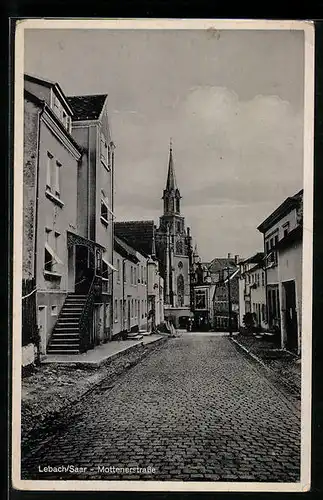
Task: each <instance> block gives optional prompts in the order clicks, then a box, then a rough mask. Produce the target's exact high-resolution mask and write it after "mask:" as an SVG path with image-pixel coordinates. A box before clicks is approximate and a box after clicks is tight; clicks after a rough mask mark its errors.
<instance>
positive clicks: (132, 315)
mask: <svg viewBox="0 0 323 500" xmlns="http://www.w3.org/2000/svg"><path fill="white" fill-rule="evenodd" d="M131 317H132V318H133V299H131Z"/></svg>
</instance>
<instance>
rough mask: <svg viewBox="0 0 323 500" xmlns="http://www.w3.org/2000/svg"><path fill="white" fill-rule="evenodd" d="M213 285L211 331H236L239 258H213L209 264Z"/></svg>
mask: <svg viewBox="0 0 323 500" xmlns="http://www.w3.org/2000/svg"><path fill="white" fill-rule="evenodd" d="M209 272H210V273H211V277H212V278H211V279H212V282H213V283H214V293H213V296H212V306H213V329H214V330H219V331H227V330H229V329H230V326H231V330H232V331H233V330H236V329H237V327H238V313H239V256H238V255H236V256H235V257H234V258H232V257H231V254H228V257H227V258H215V259H213V260H212V261H211V263H210V264H209Z"/></svg>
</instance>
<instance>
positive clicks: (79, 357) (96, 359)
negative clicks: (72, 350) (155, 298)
mask: <svg viewBox="0 0 323 500" xmlns="http://www.w3.org/2000/svg"><path fill="white" fill-rule="evenodd" d="M162 338H164V336H163V335H154V334H151V335H144V336H143V338H142V339H141V340H112V341H111V342H107V343H106V344H102V345H100V346H97V347H95V348H94V349H90V350H89V351H87V352H85V353H82V354H70V355H66V354H65V355H63V354H50V355H48V356H46V357H44V359H43V360H42V364H51V363H55V364H59V365H69V366H71V367H73V368H74V367H75V366H78V367H84V368H98V367H100V366H102V365H105V364H108V363H109V362H111V360H112V359H115V358H116V357H117V356H120V355H123V354H125V353H127V352H128V353H129V352H131V351H132V350H135V349H136V348H137V347H139V346H146V345H149V344H153V343H155V342H159V341H160V340H161V339H162Z"/></svg>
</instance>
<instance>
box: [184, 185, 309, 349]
mask: <svg viewBox="0 0 323 500" xmlns="http://www.w3.org/2000/svg"><path fill="white" fill-rule="evenodd" d="M257 229H258V231H260V232H261V234H262V235H263V249H261V251H258V252H256V253H255V254H253V255H252V256H250V257H248V258H240V257H239V256H238V255H236V256H234V258H233V257H232V256H231V255H230V254H228V257H227V258H215V259H213V260H212V261H211V262H201V259H200V258H199V256H198V252H197V249H196V248H195V251H194V254H193V265H192V269H191V287H192V304H191V308H192V311H193V312H194V325H193V326H194V327H195V328H198V329H200V328H202V329H208V330H220V331H226V330H231V331H233V332H234V331H237V332H238V331H241V332H246V331H249V332H250V333H260V334H261V333H265V334H266V336H267V335H268V336H270V337H271V339H272V340H273V341H274V342H276V344H277V347H279V348H283V349H288V350H290V351H293V352H295V353H296V354H300V352H301V328H302V235H303V190H300V191H299V192H298V193H296V194H295V195H293V196H291V197H288V198H287V199H285V200H284V201H283V203H281V204H280V205H279V207H277V208H276V209H275V210H274V211H273V212H272V213H271V214H270V215H269V216H268V217H267V218H266V219H265V220H264V221H263V222H262V223H261V224H260V225H259V226H258V228H257Z"/></svg>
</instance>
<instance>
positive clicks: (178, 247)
mask: <svg viewBox="0 0 323 500" xmlns="http://www.w3.org/2000/svg"><path fill="white" fill-rule="evenodd" d="M176 253H177V254H179V255H182V253H183V242H182V241H181V240H178V241H177V242H176Z"/></svg>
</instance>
